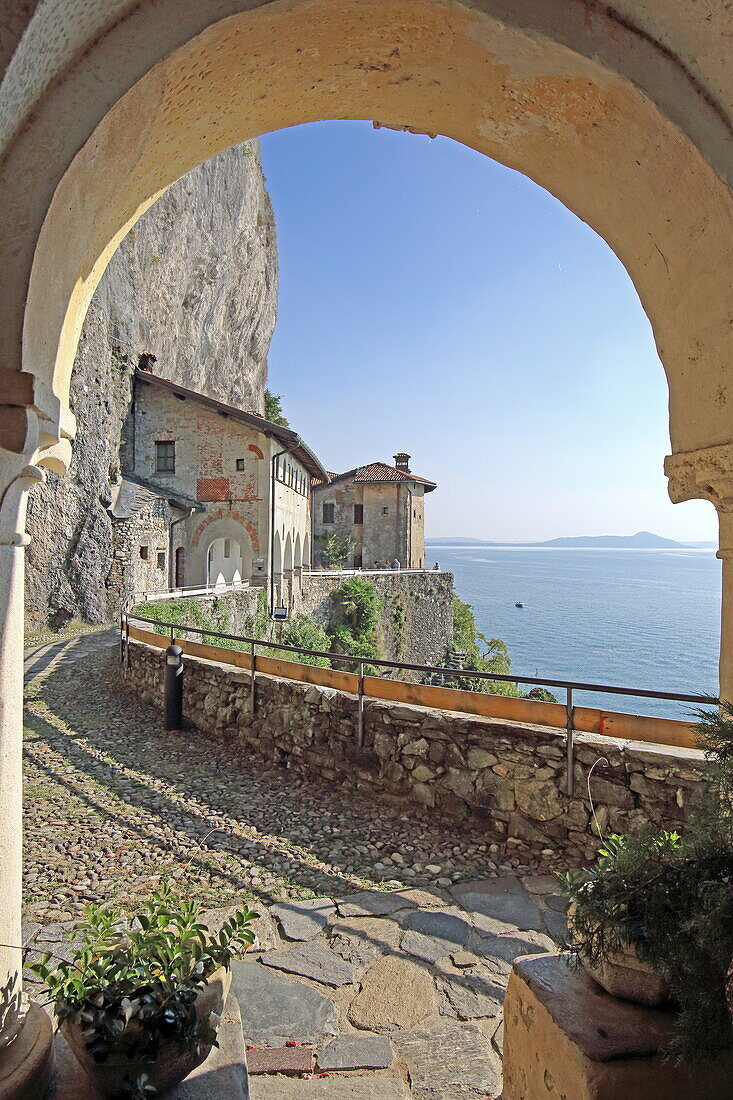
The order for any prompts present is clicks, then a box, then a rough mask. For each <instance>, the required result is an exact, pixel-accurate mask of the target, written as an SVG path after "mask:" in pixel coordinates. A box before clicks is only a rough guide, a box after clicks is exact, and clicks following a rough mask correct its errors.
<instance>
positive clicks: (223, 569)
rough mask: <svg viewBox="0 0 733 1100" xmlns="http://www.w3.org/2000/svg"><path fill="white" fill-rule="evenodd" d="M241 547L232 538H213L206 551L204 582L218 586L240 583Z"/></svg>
mask: <svg viewBox="0 0 733 1100" xmlns="http://www.w3.org/2000/svg"><path fill="white" fill-rule="evenodd" d="M242 569H243V564H242V548H241V546H240V545H239V543H238V542H237V540H236V539H233V538H218V539H213V540H212V541H211V542H210V543H209V547H208V550H207V552H206V583H207V585H214V586H219V585H223V584H241V583H242Z"/></svg>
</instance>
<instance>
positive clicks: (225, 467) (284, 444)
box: [107, 369, 435, 606]
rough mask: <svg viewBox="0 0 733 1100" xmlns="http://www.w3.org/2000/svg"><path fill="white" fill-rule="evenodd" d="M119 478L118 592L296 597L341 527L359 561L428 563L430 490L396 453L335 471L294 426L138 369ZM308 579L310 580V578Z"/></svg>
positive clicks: (113, 590) (114, 573) (114, 508)
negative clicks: (229, 591) (231, 591)
mask: <svg viewBox="0 0 733 1100" xmlns="http://www.w3.org/2000/svg"><path fill="white" fill-rule="evenodd" d="M133 386H134V391H133V400H132V405H131V409H130V414H129V416H128V420H127V423H126V425H125V430H124V442H123V447H122V453H121V459H122V475H121V477H120V479H119V481H118V483H117V484H116V486H115V487H114V494H113V500H112V504H111V506H110V512H111V515H112V517H113V519H114V521H115V522H114V558H113V562H112V566H111V569H110V573H109V577H108V580H107V586H108V590H109V595H110V600H111V602H112V603H114V602H117V601H119V600H121V599H122V598H124V596H125V595H127V594H129V593H131V592H155V591H163V590H165V589H167V588H191V587H193V588H198V587H204V586H209V585H221V584H238V583H244V584H251V585H254V586H260V587H263V588H266V589H267V590H268V592H269V593H270V594H271V600H272V605H273V606H274V604H275V602H278V603H280V602H283V603H286V604H288V605H289V606H292V597H293V588H294V582H295V581H296V580H297V581H298V583H299V585H300V579H301V578H302V574H303V571H304V570H305V571H307V570H310V569H311V568H312V566H313V565H316V566H318V565H320V564H321V552H320V551H321V547H322V544H323V540H324V539H325V538H327V537H328V535H329V534H331V533H332V532H333V531H339V532H341V533H343V534H346V535H348V536H349V537H352V538H353V539H354V542H355V545H356V550H355V554H354V560H353V563H348V564H349V565H350V566H351V565H353V566H354V567H355V568H361V567H363V568H365V569H371V568H373V566H374V564H375V563H376V562H379V563H380V564H381V563H384V562H389V563H390V564H391V563H392V562H393V561H394V559H395V558H396V559H397V560H398V561H399V562H400V565H401V566H402V568H412V569H422V568H424V565H425V514H424V497H425V493H429V492H432V490H433V489H435V483H434V482H432V481H427V480H426V479H425V478H421V477H418V476H417V475H415V474H413V473H411V471H410V469H409V460H410V456H409V455H406V454H398V455H395V466H387V465H385V464H384V463H381V462H375V463H372V464H371V465H369V466H361V467H359V468H357V469H354V470H350V471H348V473H345V474H340V475H337V474H330V475H329V474H328V473H327V472H326V470H325V469H324V468H323V466H322V465H321V463H320V461H319V460H318V458H316V456H315V454H314V453H313V451H312V450H311V449H310V448H309V447H308V446H307V445H306V444H305V443H304V441H303V440H302V439H301V437H300V436H299V435H298V434H297V433H296V432H294V431H292V430H291V429H289V428H283V427H281V426H280V425H278V424H273V423H272V422H271V421H269V420H266V419H265V418H264V417H262V416H259V415H258V414H257V413H253V412H244V411H243V410H241V409H237V408H234V407H233V406H230V405H225V404H223V403H222V402H220V401H216V400H214V399H213V398H210V397H207V396H205V395H204V394H201V393H197V392H196V391H194V390H190V389H186V388H184V387H183V386H179V385H177V384H176V383H173V382H170V381H168V380H167V379H166V378H162V377H160V376H159V375H156V374H153V373H152V372H151V371H149V370H140V369H138V370H137V371H136V372H135V376H134V380H133ZM301 587H302V586H301Z"/></svg>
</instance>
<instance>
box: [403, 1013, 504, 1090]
mask: <svg viewBox="0 0 733 1100" xmlns="http://www.w3.org/2000/svg"><path fill="white" fill-rule="evenodd" d="M394 1042H395V1045H396V1047H397V1051H398V1053H399V1054H400V1056H401V1057H402V1058H404V1060H405V1062H406V1063H407V1068H408V1070H409V1073H410V1087H411V1089H412V1096H413V1097H414V1098H415V1100H487V1097H488V1098H492V1097H495V1096H497V1095H498V1093H499V1092H500V1091H501V1077H500V1073H499V1069H498V1059H497V1056H496V1054H495V1053H494V1052H493V1051H492V1048H491V1044H490V1042H489V1041H488V1039H486V1037H485V1036H484V1035H482V1033H481V1032H480V1031H479V1029H478V1028H477V1027H476V1026H475V1024H445V1025H444V1026H443V1027H436V1028H423V1029H418V1030H415V1031H411V1032H408V1033H407V1034H401V1035H397V1036H395V1039H394Z"/></svg>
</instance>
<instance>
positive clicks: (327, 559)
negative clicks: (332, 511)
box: [317, 531, 356, 569]
mask: <svg viewBox="0 0 733 1100" xmlns="http://www.w3.org/2000/svg"><path fill="white" fill-rule="evenodd" d="M317 537H318V538H319V539H320V541H321V542H322V543H323V549H322V550H321V557H322V558H323V562H324V564H325V565H326V567H327V568H328V569H343V568H344V566H345V565H346V563H347V562H349V561H350V560H351V555H352V554H353V553H354V550H355V549H356V543H355V542H354V540H353V539H352V538H350V537H349V536H348V535H340V534H339V533H338V532H337V531H333V532H332V533H331V534H330V535H319V536H317Z"/></svg>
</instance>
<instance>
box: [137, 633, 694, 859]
mask: <svg viewBox="0 0 733 1100" xmlns="http://www.w3.org/2000/svg"><path fill="white" fill-rule="evenodd" d="M185 665H186V667H185V680H184V699H185V703H184V705H185V713H186V717H187V718H188V719H189V720H190V721H191V722H192V723H193V724H194V725H195V726H196V727H197V728H198V729H200V730H201V731H202V734H204V735H205V736H207V737H211V738H213V739H220V738H226V739H229V740H231V741H234V742H236V743H237V744H239V745H240V746H241V749H242V766H243V768H244V767H246V761H247V759H248V758H249V757H250V756H254V757H257V758H259V759H261V760H263V761H266V762H268V763H271V764H277V765H281V766H283V767H286V768H288V769H289V770H290V771H292V773H293V776H294V777H296V776H297V777H299V778H302V779H307V778H308V776H311V775H319V776H321V777H324V778H326V779H328V780H330V781H331V782H332V783H339V784H349V785H351V786H352V787H356V788H366V789H368V790H369V791H371V792H373V793H374V795H375V796H377V797H380V798H385V799H389V800H393V801H397V802H399V803H402V804H404V805H405V806H406V807H409V806H410V805H414V804H415V803H418V804H419V805H420V806H422V807H427V808H429V809H432V810H434V812H435V813H436V814H440V815H441V816H442V817H445V818H446V819H453V820H456V819H457V820H461V819H464V818H466V817H467V816H469V815H471V814H473V815H477V816H478V817H480V818H483V819H484V820H485V821H486V823H487V830H488V831H489V832H490V833H491V834H492V835H493V836H495V837H496V838H498V839H502V840H504V841H507V842H508V843H510V844H511V843H512V842H517V841H524V842H526V843H528V844H530V845H531V846H533V847H535V848H538V849H540V850H542V849H562V850H563V852H565V853H567V855H568V857H569V858H577V859H582V858H589V857H590V856H591V855H592V854H593V853H594V851H595V850H596V848H597V847H598V844H599V840H598V837H597V835H596V831H595V827H594V824H593V821H592V819H591V804H590V801H589V798H588V789H587V782H588V773H589V769H590V768H591V766H592V765H593V764H594V763H595V762H596V761H597V760H598V759H599V758H600V757H603V758H605V760H606V763H605V764H599V765H598V766H597V767H596V768H595V770H594V772H593V776H592V780H591V789H592V792H593V800H594V804H595V817H596V820H597V823H598V825H599V826H600V828H601V831H602V832H603V833H605V834H607V833H608V832H629V831H634V830H636V829H638V828H639V827H640V826H642V825H644V824H646V823H651V824H653V825H654V826H657V827H660V828H661V827H668V828H671V827H675V828H676V827H679V826H680V825H682V824H684V822H685V821H686V820H688V818H689V817H690V815H693V814H694V812H695V806H696V805H697V804H698V801H699V798H700V796H701V793H702V788H703V785H704V776H705V762H704V759H703V757H702V754H701V753H700V752H699V751H697V750H694V749H688V750H685V749H671V748H666V747H663V746H654V745H648V744H646V745H645V744H641V743H639V742H619V741H614V740H613V739H611V738H600V737H589V736H585V735H578V737H577V742H576V750H575V774H574V781H575V793H574V796H573V797H568V795H567V794H566V793H565V784H566V774H565V737H564V735H563V734H561V733H558V732H557V731H554V730H550V729H546V728H542V727H538V726H526V725H522V726H520V725H518V724H516V723H512V722H506V721H503V720H499V719H490V718H480V717H473V716H470V715H465V714H457V713H454V712H448V711H434V710H429V709H427V708H422V707H412V706H407V705H403V704H397V703H386V702H379V701H375V700H367V702H366V706H365V713H364V743H363V746H362V747H361V748H360V747H359V746H358V744H357V731H358V717H357V714H358V704H357V698H356V696H354V695H350V694H347V693H345V692H340V691H335V690H333V689H330V688H322V687H316V686H314V685H310V684H304V683H297V682H294V681H289V680H284V679H280V678H277V677H272V676H263V675H260V674H258V675H257V680H256V690H255V708H254V713H253V711H252V705H251V694H250V690H251V677H250V673H249V672H238V671H235V670H234V669H232V668H231V667H227V666H224V665H219V664H217V663H214V662H210V661H203V660H198V659H193V658H186V659H185ZM125 678H126V684H127V686H128V688H129V689H130V690H131V691H132V692H134V693H135V694H138V695H142V696H143V697H144V698H145V699H147V700H148V701H150V702H157V703H161V702H162V690H163V688H162V685H163V663H162V658H161V655H160V652H159V651H157V650H155V649H153V648H151V647H149V646H145V645H142V644H139V643H133V644H131V645H130V647H129V666H128V668H127V669H126V671H125Z"/></svg>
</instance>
